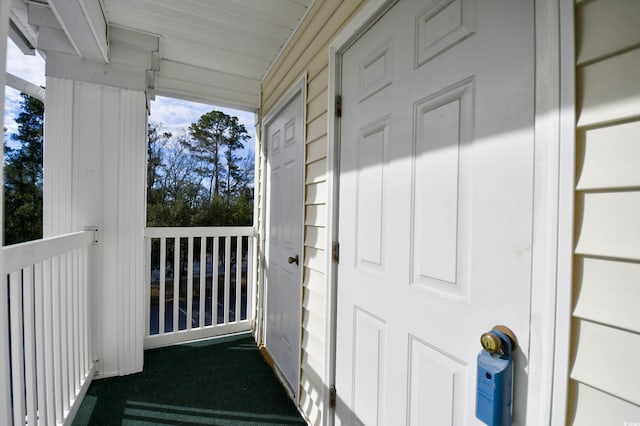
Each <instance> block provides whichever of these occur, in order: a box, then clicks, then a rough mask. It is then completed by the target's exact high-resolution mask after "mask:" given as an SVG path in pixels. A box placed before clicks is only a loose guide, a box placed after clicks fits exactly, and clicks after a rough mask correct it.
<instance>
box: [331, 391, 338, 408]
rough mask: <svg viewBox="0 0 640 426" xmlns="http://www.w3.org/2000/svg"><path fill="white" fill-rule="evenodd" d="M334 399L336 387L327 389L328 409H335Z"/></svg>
mask: <svg viewBox="0 0 640 426" xmlns="http://www.w3.org/2000/svg"><path fill="white" fill-rule="evenodd" d="M336 398H337V395H336V387H335V386H331V388H329V408H336Z"/></svg>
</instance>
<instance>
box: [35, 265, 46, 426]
mask: <svg viewBox="0 0 640 426" xmlns="http://www.w3.org/2000/svg"><path fill="white" fill-rule="evenodd" d="M44 268H45V267H44V263H43V262H41V263H37V264H36V265H35V266H34V280H33V281H34V284H35V285H34V291H35V317H36V318H35V321H36V324H35V335H36V348H37V349H36V350H37V353H36V369H37V373H36V381H37V387H38V388H37V389H38V420H39V424H41V425H46V424H47V423H48V422H47V388H48V383H47V370H46V351H45V349H46V343H45V333H46V331H45V324H46V322H45V318H46V316H45V312H46V308H45V299H44V288H43V286H44V285H45V282H44V270H45V269H44Z"/></svg>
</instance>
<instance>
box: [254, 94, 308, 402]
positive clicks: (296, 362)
mask: <svg viewBox="0 0 640 426" xmlns="http://www.w3.org/2000/svg"><path fill="white" fill-rule="evenodd" d="M302 103H303V96H302V93H301V92H298V94H297V95H296V96H294V97H293V98H292V99H291V100H290V101H289V102H287V103H286V105H284V106H283V107H282V108H281V109H280V110H279V111H278V112H277V113H276V115H275V116H274V117H273V118H271V119H268V121H267V122H266V124H265V128H264V132H265V137H266V142H265V144H266V149H267V162H268V176H267V199H268V200H269V210H268V212H267V224H268V226H267V235H266V238H267V244H266V251H265V256H266V262H265V264H266V269H267V270H266V291H267V294H266V311H267V323H266V336H265V346H266V348H267V350H268V351H269V354H270V355H271V357H272V358H273V361H274V362H275V364H276V366H277V368H278V369H279V371H280V372H281V373H282V375H283V376H284V379H285V380H286V382H287V384H288V385H289V387H290V390H291V391H292V392H293V394H294V396H296V397H297V394H298V376H299V370H300V330H301V322H300V321H301V320H300V318H301V315H302V312H301V311H302V296H301V294H302V273H301V271H302V206H303V200H302V193H303V187H304V182H303V178H302V176H303V175H302V166H303V164H302V161H303V160H302V158H303V157H302V154H303V148H304V140H303V127H302V126H304V122H303V120H302V111H303V106H302V105H303V104H302Z"/></svg>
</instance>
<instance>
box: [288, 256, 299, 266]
mask: <svg viewBox="0 0 640 426" xmlns="http://www.w3.org/2000/svg"><path fill="white" fill-rule="evenodd" d="M287 262H289V264H292V263H295V264H296V265H297V264H298V255H297V254H296V257H291V256H289V258H288V259H287Z"/></svg>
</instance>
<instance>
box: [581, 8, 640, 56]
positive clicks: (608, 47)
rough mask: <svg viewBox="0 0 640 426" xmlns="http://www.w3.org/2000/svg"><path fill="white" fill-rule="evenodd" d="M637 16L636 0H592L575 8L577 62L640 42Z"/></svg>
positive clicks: (638, 10)
mask: <svg viewBox="0 0 640 426" xmlns="http://www.w3.org/2000/svg"><path fill="white" fill-rule="evenodd" d="M639 16H640V2H639V1H638V0H606V1H592V2H586V3H585V4H584V6H582V7H579V8H577V16H576V18H577V20H578V22H580V23H581V25H579V26H578V28H577V31H578V37H577V40H578V45H577V49H576V50H577V56H578V64H579V65H580V64H584V63H586V62H590V61H594V60H597V59H600V58H602V57H604V56H607V55H611V54H615V53H617V52H621V51H624V50H626V49H629V48H630V47H633V46H634V45H637V44H640V25H638V17H639ZM587 29H588V31H587Z"/></svg>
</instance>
